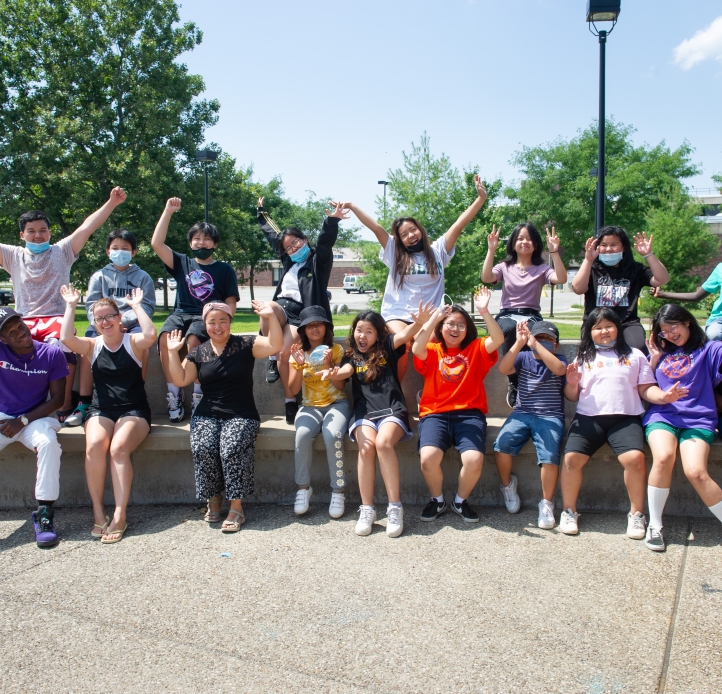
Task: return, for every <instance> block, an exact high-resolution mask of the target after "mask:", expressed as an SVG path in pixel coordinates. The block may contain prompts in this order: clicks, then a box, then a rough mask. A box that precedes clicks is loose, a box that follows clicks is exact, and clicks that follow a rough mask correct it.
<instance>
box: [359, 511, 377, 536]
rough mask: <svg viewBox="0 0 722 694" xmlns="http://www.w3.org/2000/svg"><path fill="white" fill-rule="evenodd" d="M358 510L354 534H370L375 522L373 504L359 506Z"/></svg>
mask: <svg viewBox="0 0 722 694" xmlns="http://www.w3.org/2000/svg"><path fill="white" fill-rule="evenodd" d="M358 510H359V513H360V514H361V515H360V516H359V519H358V523H356V534H357V535H370V534H371V530H372V529H373V527H374V523H375V522H376V509H375V508H374V507H373V506H359V508H358Z"/></svg>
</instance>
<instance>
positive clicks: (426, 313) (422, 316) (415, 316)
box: [411, 301, 436, 325]
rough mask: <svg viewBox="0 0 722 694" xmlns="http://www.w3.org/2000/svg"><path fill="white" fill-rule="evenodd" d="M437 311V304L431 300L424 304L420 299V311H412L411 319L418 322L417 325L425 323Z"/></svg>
mask: <svg viewBox="0 0 722 694" xmlns="http://www.w3.org/2000/svg"><path fill="white" fill-rule="evenodd" d="M435 312H436V306H434V305H433V304H432V303H431V302H430V301H427V302H426V303H425V304H422V302H421V301H419V311H418V313H413V312H412V313H411V319H412V320H413V321H414V323H416V325H424V323H426V321H428V320H429V318H431V316H433V315H434V313H435Z"/></svg>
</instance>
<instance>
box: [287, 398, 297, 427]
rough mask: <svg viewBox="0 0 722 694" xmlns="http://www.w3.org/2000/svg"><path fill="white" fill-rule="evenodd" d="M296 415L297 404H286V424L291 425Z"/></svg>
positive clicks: (294, 402)
mask: <svg viewBox="0 0 722 694" xmlns="http://www.w3.org/2000/svg"><path fill="white" fill-rule="evenodd" d="M296 414H298V403H297V402H296V401H295V400H294V401H293V402H287V403H286V424H293V423H294V422H295V421H296Z"/></svg>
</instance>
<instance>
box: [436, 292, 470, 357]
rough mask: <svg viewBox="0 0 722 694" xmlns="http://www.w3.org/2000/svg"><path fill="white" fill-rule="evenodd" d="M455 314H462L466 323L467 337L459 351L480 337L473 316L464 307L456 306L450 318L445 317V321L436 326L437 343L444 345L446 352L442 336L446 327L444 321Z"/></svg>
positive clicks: (452, 308)
mask: <svg viewBox="0 0 722 694" xmlns="http://www.w3.org/2000/svg"><path fill="white" fill-rule="evenodd" d="M455 313H460V314H461V315H462V316H463V318H464V322H465V323H466V337H465V338H464V339H463V340H462V341H461V344H460V345H459V351H461V350H462V349H466V348H467V347H468V346H469V345H470V344H471V343H472V342H473V341H474V340H476V338H477V337H479V333H478V332H477V330H476V325H474V321H473V320H471V316H470V315H469V314H468V313H467V312H466V309H465V308H464V307H463V306H459V305H458V304H454V305H453V306H452V307H451V313H450V314H449V315H448V316H445V317H444V320H442V321H440V322H438V323H437V324H436V327H435V328H434V336H435V337H436V340H437V342H439V343H440V344H441V345H442V347H443V348H444V350H446V342H445V341H444V338H443V336H442V334H441V330H442V327H443V325H444V321H445V320H446V319H447V318H448V317H449V316H453V315H454V314H455Z"/></svg>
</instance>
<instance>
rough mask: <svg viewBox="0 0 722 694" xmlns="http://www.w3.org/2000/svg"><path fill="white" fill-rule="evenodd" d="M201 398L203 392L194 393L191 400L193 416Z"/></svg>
mask: <svg viewBox="0 0 722 694" xmlns="http://www.w3.org/2000/svg"><path fill="white" fill-rule="evenodd" d="M201 400H203V393H193V398H192V400H191V417H192V416H193V415H194V414H195V413H196V407H198V403H199V402H200V401H201Z"/></svg>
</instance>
